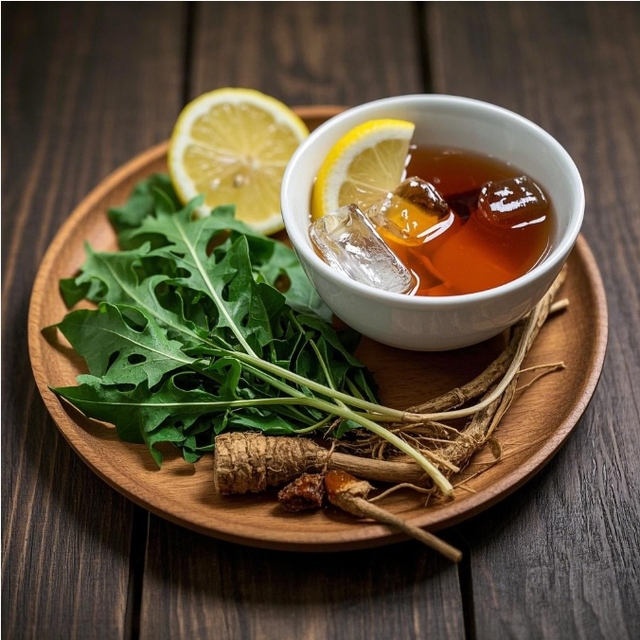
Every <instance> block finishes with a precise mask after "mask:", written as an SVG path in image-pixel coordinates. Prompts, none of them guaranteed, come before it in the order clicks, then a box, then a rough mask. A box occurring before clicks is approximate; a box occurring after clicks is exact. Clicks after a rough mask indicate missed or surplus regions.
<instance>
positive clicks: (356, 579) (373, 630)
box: [141, 2, 464, 640]
mask: <svg viewBox="0 0 640 640" xmlns="http://www.w3.org/2000/svg"><path fill="white" fill-rule="evenodd" d="M414 10H415V8H414V7H412V6H411V5H410V4H409V3H316V2H310V3H280V2H274V3H256V2H247V3H241V4H237V3H216V4H210V3H198V4H197V5H196V8H195V15H194V16H193V18H192V24H193V25H194V35H193V51H192V55H191V59H192V66H191V69H192V81H191V86H190V90H189V94H190V96H191V97H195V96H196V95H198V94H200V93H202V92H204V91H207V90H210V89H213V88H216V87H219V86H247V87H251V88H256V89H259V90H262V91H265V92H267V93H269V94H271V95H273V96H275V97H277V98H279V99H281V100H284V101H285V102H287V103H288V104H292V105H297V104H305V103H307V104H308V103H311V104H320V103H325V104H356V103H360V102H364V101H367V100H371V99H375V98H378V97H381V96H384V95H390V94H394V93H408V92H420V91H422V90H423V88H424V84H423V81H422V69H421V52H420V48H419V46H418V38H417V34H412V32H411V25H412V24H415V20H414ZM356 24H357V25H358V26H357V28H355V27H354V28H352V25H356ZM407 26H408V27H409V31H407ZM398 33H403V34H404V35H403V37H402V38H398V36H397V34H398ZM413 35H416V37H413ZM187 549H188V550H189V553H186V552H185V550H187ZM167 584H171V589H170V590H169V589H167ZM463 626H464V625H463V620H462V613H461V596H460V587H459V584H458V576H457V570H456V568H455V567H454V566H452V565H450V564H447V563H446V562H444V563H443V561H442V560H441V559H440V558H438V557H437V556H435V555H434V554H433V552H431V551H428V550H425V549H423V548H421V547H420V546H419V545H417V544H415V543H406V544H400V545H396V546H393V547H390V548H385V549H378V550H371V551H363V552H357V553H349V554H332V555H327V554H318V555H315V554H287V553H278V552H273V551H264V550H256V549H249V548H243V547H240V546H235V545H232V544H228V543H223V542H219V541H215V540H209V539H207V538H203V537H202V536H199V535H197V534H194V533H191V532H188V531H185V530H182V529H180V528H178V527H176V526H174V525H172V524H170V523H167V522H164V521H162V520H159V519H157V518H155V517H152V518H151V520H150V528H149V548H148V555H147V565H146V571H145V578H144V593H143V602H142V613H141V638H152V637H158V635H159V634H160V635H162V636H164V637H187V636H188V637H193V638H208V637H214V636H221V637H230V638H240V637H251V638H273V639H281V638H323V637H331V638H336V639H340V638H348V639H349V640H354V639H357V638H381V639H382V638H384V639H385V640H386V639H387V638H419V637H424V635H425V633H426V632H430V633H432V634H433V635H434V637H441V638H460V637H462V635H463V633H464V629H463Z"/></svg>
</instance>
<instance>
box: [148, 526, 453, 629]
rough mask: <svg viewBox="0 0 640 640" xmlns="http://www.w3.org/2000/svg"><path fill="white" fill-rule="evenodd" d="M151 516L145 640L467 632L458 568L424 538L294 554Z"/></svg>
mask: <svg viewBox="0 0 640 640" xmlns="http://www.w3.org/2000/svg"><path fill="white" fill-rule="evenodd" d="M150 524H151V526H150V531H151V532H153V535H152V536H150V541H149V549H148V568H147V572H146V573H145V603H144V605H145V610H146V613H147V614H148V615H145V617H144V619H145V626H144V633H142V634H141V636H140V637H141V640H147V639H148V640H151V639H152V638H158V637H166V638H169V637H177V636H179V637H185V638H186V637H188V638H194V639H198V640H199V639H202V640H205V639H207V638H215V637H218V638H251V639H252V640H253V639H255V640H283V639H289V638H291V639H294V638H295V639H296V640H298V639H300V640H302V639H311V638H335V639H337V640H341V639H344V640H358V639H365V638H366V639H373V640H389V639H390V638H398V639H402V640H404V639H406V640H419V639H422V638H425V637H427V636H429V637H434V638H463V637H464V631H463V628H462V618H461V611H460V607H459V602H458V601H457V599H456V598H454V597H453V595H452V594H453V589H454V587H455V569H454V568H453V567H452V565H451V564H450V563H448V562H447V561H446V560H443V559H442V558H440V557H438V556H436V555H435V554H434V553H433V552H431V551H429V550H427V549H424V548H423V547H421V545H419V544H418V543H415V542H406V543H401V544H397V545H393V546H391V547H388V548H386V549H385V550H384V552H381V551H380V550H375V549H372V550H364V551H357V552H348V553H333V554H299V553H297V554H291V553H286V552H279V551H266V550H257V549H251V548H248V547H241V546H238V545H232V544H229V543H226V542H221V541H216V540H212V539H210V538H205V537H203V536H200V535H198V534H196V533H190V532H182V531H181V530H179V529H178V528H176V526H175V525H172V524H171V523H169V522H166V521H164V520H158V519H156V518H155V517H152V519H151V523H150ZM185 549H189V551H190V553H189V554H186V553H184V550H185ZM168 585H171V590H172V592H173V597H172V598H167V596H166V593H167V590H168V589H167V587H168ZM147 598H148V599H149V600H147ZM151 598H153V599H155V602H151V601H150V600H151ZM151 614H153V615H151ZM169 630H170V631H169Z"/></svg>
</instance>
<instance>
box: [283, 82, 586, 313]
mask: <svg viewBox="0 0 640 640" xmlns="http://www.w3.org/2000/svg"><path fill="white" fill-rule="evenodd" d="M412 104H420V105H421V106H429V105H431V106H436V107H442V106H455V107H457V108H462V107H467V108H469V107H471V108H474V109H478V110H481V111H482V112H484V113H492V114H493V115H498V116H501V117H503V118H505V119H507V120H508V121H511V122H514V123H517V124H518V125H519V126H521V127H523V128H524V129H528V130H529V131H530V132H532V133H533V134H534V135H535V136H536V137H538V138H539V139H541V140H543V141H544V142H545V144H546V146H547V147H548V148H549V149H551V150H552V151H553V153H554V155H555V156H557V157H558V158H559V159H560V160H561V161H562V162H563V164H564V165H565V166H566V168H567V170H568V175H569V177H570V178H571V180H572V182H573V184H574V186H575V188H576V189H577V198H576V202H575V204H574V208H573V212H572V215H571V217H570V219H569V224H568V225H567V229H566V231H565V233H564V235H563V236H562V238H561V240H560V242H558V244H557V246H555V247H554V248H553V249H552V250H551V253H550V254H549V255H548V256H547V257H545V258H544V259H543V260H542V261H541V262H540V263H539V264H537V265H536V266H535V267H533V268H532V269H531V270H530V271H528V272H527V273H525V274H523V275H522V276H519V277H518V278H515V279H514V280H511V281H510V282H507V283H506V284H503V285H500V286H499V287H493V288H491V289H486V290H484V291H478V292H475V293H466V294H459V295H451V296H437V297H436V296H413V295H407V294H404V293H394V292H390V291H385V290H383V289H376V288H374V287H370V286H368V285H365V284H362V283H360V282H357V281H355V280H352V279H351V278H349V277H348V276H347V275H346V274H343V273H341V272H340V271H338V270H337V269H334V268H332V267H330V266H329V265H328V264H326V263H325V262H324V261H323V260H322V259H321V258H320V257H319V256H318V255H317V254H316V253H315V251H314V250H313V248H312V246H311V243H310V241H309V239H308V236H307V237H306V238H305V237H304V235H303V233H302V231H301V229H300V227H299V225H297V224H295V223H294V222H293V220H294V213H293V211H292V207H291V206H290V205H289V201H288V198H289V197H290V196H289V193H290V192H291V189H292V185H293V184H294V183H295V181H296V167H297V165H298V163H299V161H300V158H301V157H303V156H305V155H306V154H308V153H310V152H309V148H310V147H311V146H313V145H314V144H315V143H316V141H317V140H318V138H320V137H322V136H324V135H325V133H326V131H327V130H332V129H334V128H335V127H336V126H339V125H340V124H341V123H342V122H343V121H345V120H351V119H357V118H358V116H359V115H361V114H363V113H365V114H366V113H367V112H368V111H370V110H376V109H377V108H379V107H382V106H390V107H393V106H397V105H403V106H411V105H412ZM377 117H380V116H377ZM363 121H364V120H363ZM354 126H355V123H354ZM280 200H281V209H282V216H283V220H284V224H285V228H286V231H287V234H288V236H289V239H290V241H291V243H292V245H293V247H294V249H295V251H296V253H298V254H299V255H300V257H301V262H302V263H303V265H304V264H305V263H306V262H309V263H311V265H313V267H314V269H317V270H318V271H319V273H320V274H321V275H322V276H323V277H324V278H326V279H328V280H330V281H334V282H335V283H336V284H339V285H341V286H343V287H347V288H349V289H350V290H352V291H354V293H357V294H358V295H359V296H361V297H363V298H368V299H374V300H384V301H388V302H389V303H392V304H393V305H394V306H395V307H400V308H407V309H416V308H423V307H433V306H437V307H445V308H455V307H460V306H463V305H467V304H477V303H483V302H487V301H489V300H494V299H496V298H502V297H505V296H509V295H511V294H512V293H514V292H515V291H517V290H520V289H522V288H527V287H528V286H529V285H533V284H534V283H535V282H536V281H537V280H538V279H539V278H544V277H545V276H546V275H548V274H549V273H555V272H557V271H558V270H559V269H560V267H561V266H562V264H563V263H564V261H565V260H566V259H567V257H568V255H569V253H570V251H571V249H572V248H573V246H574V244H575V242H576V240H577V238H578V235H579V233H580V229H581V227H582V222H583V219H584V210H585V194H584V185H583V182H582V178H581V176H580V172H579V170H578V167H577V166H576V164H575V162H574V160H573V158H572V157H571V156H570V155H569V153H568V151H567V150H566V149H565V148H564V147H563V146H562V145H561V144H560V142H558V140H556V138H554V137H553V136H552V135H551V134H550V133H549V132H548V131H546V130H545V129H543V128H542V127H541V126H540V125H538V124H536V123H535V122H533V121H531V120H529V119H528V118H525V117H524V116H522V115H520V114H518V113H516V112H514V111H511V110H509V109H506V108H504V107H500V106H498V105H495V104H492V103H490V102H485V101H483V100H478V99H475V98H467V97H463V96H456V95H448V94H408V95H401V96H392V97H387V98H380V99H377V100H373V101H370V102H365V103H363V104H360V105H357V106H355V107H351V108H348V109H346V110H344V111H342V112H341V113H339V114H337V115H334V116H333V117H331V118H329V119H328V120H327V121H326V122H324V123H323V124H321V125H320V126H319V127H318V128H317V129H315V130H314V131H313V132H312V133H311V134H310V135H309V137H308V138H306V139H305V140H304V141H303V142H302V143H301V144H300V146H299V147H298V148H297V149H296V151H295V152H294V154H293V156H292V157H291V159H290V161H289V163H288V165H287V167H286V169H285V172H284V175H283V179H282V186H281V191H280Z"/></svg>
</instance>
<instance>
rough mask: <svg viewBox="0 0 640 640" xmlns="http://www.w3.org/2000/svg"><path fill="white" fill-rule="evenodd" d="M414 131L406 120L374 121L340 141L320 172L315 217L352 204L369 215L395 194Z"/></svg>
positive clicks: (316, 188) (312, 202) (313, 213)
mask: <svg viewBox="0 0 640 640" xmlns="http://www.w3.org/2000/svg"><path fill="white" fill-rule="evenodd" d="M414 130H415V125H414V124H413V123H411V122H406V121H405V120H392V119H383V120H370V121H368V122H364V123H363V124H361V125H358V126H357V127H355V128H354V129H352V130H351V131H349V132H348V133H347V134H346V135H345V136H344V137H342V138H341V139H340V140H338V142H336V144H335V145H334V146H333V148H332V149H331V151H329V153H328V154H327V157H326V158H325V160H324V162H323V163H322V165H321V167H320V170H319V171H318V175H317V177H316V183H315V185H314V189H313V196H312V199H311V217H312V218H313V219H314V220H316V219H318V218H321V217H322V216H324V215H325V214H327V213H330V212H331V211H335V210H336V209H337V208H338V207H342V206H344V205H347V204H352V203H354V204H357V205H358V206H359V207H360V208H361V209H362V210H363V211H366V210H367V209H368V208H369V207H370V206H371V205H372V204H373V203H374V202H376V201H378V200H380V199H381V198H384V197H385V196H386V194H387V193H388V192H389V191H393V190H394V189H395V188H396V187H397V186H398V184H400V182H401V180H402V174H403V172H404V169H405V165H406V162H407V154H408V152H409V144H410V142H411V138H412V136H413V132H414Z"/></svg>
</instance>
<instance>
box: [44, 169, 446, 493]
mask: <svg viewBox="0 0 640 640" xmlns="http://www.w3.org/2000/svg"><path fill="white" fill-rule="evenodd" d="M200 202H201V200H200V199H195V200H193V201H192V202H190V203H189V204H188V205H187V206H186V207H184V208H181V207H180V204H179V201H178V199H177V197H176V195H175V193H174V191H173V188H172V186H171V183H170V181H169V179H168V177H166V176H163V175H154V176H152V177H150V178H149V179H148V180H146V181H144V182H142V183H140V184H139V185H138V186H137V187H136V189H135V190H134V192H133V193H132V195H131V197H130V199H129V201H128V202H127V203H126V204H125V205H124V206H123V207H121V208H117V209H111V210H110V212H109V217H110V220H111V223H112V224H113V226H114V228H115V229H116V232H117V233H118V243H119V246H120V247H121V250H120V251H116V252H103V253H101V252H96V251H94V250H93V249H92V248H91V247H90V246H87V247H86V253H87V257H86V261H85V263H84V265H83V266H82V268H81V270H80V273H79V274H78V275H77V276H76V277H74V278H69V279H66V280H62V281H61V282H60V291H61V294H62V296H63V299H64V301H65V303H66V305H67V307H69V308H72V307H73V306H74V305H76V304H77V303H78V302H79V301H81V300H83V299H87V300H89V301H91V302H94V303H95V304H96V305H97V307H96V308H95V309H76V310H72V311H70V313H68V314H67V315H66V317H65V318H64V319H63V320H62V321H61V322H60V323H59V324H58V325H56V326H57V328H58V329H59V331H60V332H61V333H62V334H63V335H64V336H65V337H66V338H67V340H68V341H69V342H70V343H71V345H72V346H73V348H74V349H75V351H76V352H77V353H78V354H80V355H81V356H82V357H83V358H84V359H85V361H86V364H87V368H88V374H85V375H81V376H79V377H78V380H77V382H78V386H74V387H59V388H55V389H53V390H54V391H55V392H56V393H57V394H58V395H59V396H61V397H62V398H64V399H65V400H67V401H68V402H70V403H72V404H73V405H75V406H76V407H77V408H78V409H80V410H81V411H82V412H83V413H84V414H85V415H87V416H88V417H90V418H95V419H99V420H104V421H107V422H110V423H112V424H114V425H115V427H116V430H117V433H118V436H119V437H120V438H121V439H122V440H124V441H127V442H136V443H146V444H147V446H148V447H149V451H150V453H151V455H152V456H153V458H154V459H155V460H156V462H157V464H158V465H160V464H161V462H162V454H161V451H160V450H159V449H158V445H159V444H161V443H172V444H173V445H174V446H176V447H178V448H179V449H180V451H181V453H182V455H183V457H184V458H185V460H187V461H190V462H195V461H197V460H198V459H199V458H200V456H201V455H202V454H203V453H204V452H207V451H211V450H212V449H213V447H214V439H215V436H216V435H217V434H219V433H220V432H222V431H223V430H225V429H254V430H256V429H257V430H260V431H262V432H264V433H265V434H269V435H294V434H302V433H309V432H312V431H315V430H319V429H323V428H326V427H328V426H329V425H330V424H331V423H332V422H333V421H334V420H335V418H336V417H338V418H342V419H343V420H342V425H341V428H340V433H344V431H345V430H348V429H349V428H351V427H353V426H361V427H365V428H367V429H369V430H371V431H373V432H375V433H378V434H379V435H381V436H383V437H385V438H386V439H387V440H389V441H390V442H392V443H393V444H395V445H396V446H397V447H398V448H400V449H401V450H403V451H404V452H405V453H407V454H408V455H410V456H412V457H413V458H414V459H415V460H416V461H417V462H418V463H419V464H420V465H421V466H422V467H423V468H424V469H425V470H426V471H427V472H428V473H429V474H430V475H432V477H434V480H435V481H436V483H437V484H439V485H440V484H441V482H442V480H441V479H440V478H439V477H438V476H439V473H438V472H437V470H435V469H434V467H433V466H432V465H431V464H430V463H429V462H428V461H427V460H426V459H425V458H423V456H422V455H421V454H420V453H418V452H417V451H415V450H414V449H412V448H411V447H409V446H408V445H406V444H405V443H404V442H403V441H401V440H399V439H398V438H396V437H395V436H394V435H393V434H392V433H391V432H390V431H388V430H387V429H385V428H384V427H383V426H381V425H380V424H379V423H381V422H389V421H393V420H400V419H401V418H402V415H403V414H402V412H400V411H397V410H393V409H388V408H385V407H382V406H380V405H379V404H378V403H377V400H376V397H375V392H374V385H373V380H372V377H371V375H370V373H369V372H368V371H367V369H366V368H365V367H364V365H363V364H362V363H361V362H359V361H358V360H357V358H355V357H354V355H353V349H354V347H355V345H356V344H357V338H358V336H357V335H356V334H354V333H353V332H351V331H348V330H347V331H345V332H342V334H341V335H338V333H336V331H334V329H333V328H332V326H331V324H330V323H329V320H330V319H331V313H330V312H329V310H328V309H327V308H326V307H325V306H324V304H323V303H322V302H321V300H320V299H319V298H318V296H317V294H316V292H315V290H314V289H313V287H312V286H311V284H310V282H309V281H308V279H307V277H306V275H305V274H304V271H303V269H302V267H301V265H300V263H299V262H298V260H297V258H296V256H295V254H294V252H293V251H292V250H291V249H289V248H288V247H286V246H285V245H284V244H282V243H280V242H278V241H276V240H274V239H271V238H267V237H265V236H263V235H261V234H258V233H255V232H253V231H252V230H251V229H250V228H248V227H247V226H246V225H244V224H243V223H241V222H239V221H237V220H235V219H234V217H233V207H219V208H217V209H216V210H215V211H214V212H213V213H212V215H211V216H209V217H206V218H197V217H195V216H194V210H195V208H196V207H197V206H198V205H199V204H200ZM445 482H446V480H445ZM445 488H446V487H445Z"/></svg>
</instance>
